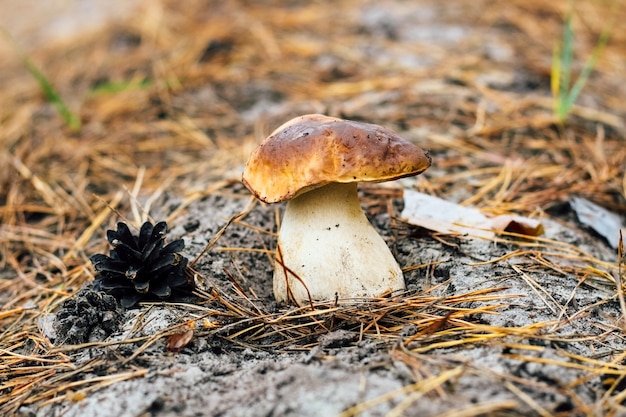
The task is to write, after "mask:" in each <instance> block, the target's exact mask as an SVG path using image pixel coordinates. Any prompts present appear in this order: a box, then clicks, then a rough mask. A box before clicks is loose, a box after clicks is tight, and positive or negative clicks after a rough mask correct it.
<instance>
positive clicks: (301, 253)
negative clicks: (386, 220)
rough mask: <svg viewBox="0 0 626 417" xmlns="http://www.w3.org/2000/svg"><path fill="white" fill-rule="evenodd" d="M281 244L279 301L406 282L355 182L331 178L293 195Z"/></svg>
mask: <svg viewBox="0 0 626 417" xmlns="http://www.w3.org/2000/svg"><path fill="white" fill-rule="evenodd" d="M278 245H279V247H280V251H279V255H277V257H278V258H279V257H280V256H281V255H282V259H280V258H279V259H278V260H277V262H276V263H275V266H274V295H275V297H276V300H277V301H278V302H279V303H280V302H287V301H289V300H290V298H292V296H293V299H294V300H293V301H295V302H297V303H306V302H308V300H309V295H308V294H309V293H310V295H311V298H312V299H314V300H332V299H334V298H335V297H336V296H337V297H339V298H340V299H341V298H354V297H375V296H379V295H381V294H383V293H385V292H388V291H396V290H403V289H404V288H405V285H404V277H403V275H402V270H401V269H400V266H399V265H398V263H397V262H396V260H395V258H394V257H393V255H392V254H391V251H390V250H389V247H388V246H387V244H386V243H385V241H384V240H383V238H382V237H381V236H380V235H379V234H378V233H377V232H376V230H375V229H374V227H373V226H372V225H371V224H370V222H369V221H368V220H367V218H366V217H365V214H364V213H363V210H362V209H361V204H360V202H359V197H358V193H357V184H356V183H349V184H339V183H330V184H328V185H325V186H323V187H321V188H318V189H315V190H312V191H309V192H307V193H304V194H302V195H300V196H298V197H296V198H294V199H292V200H290V201H289V202H288V203H287V209H286V211H285V214H284V217H283V220H282V224H281V227H280V233H279V236H278ZM281 261H282V262H281ZM282 265H284V267H283V266H282ZM286 271H287V275H288V276H287V277H285V272H286ZM296 276H297V277H296ZM298 278H299V279H298ZM304 285H306V288H305V287H304ZM307 289H308V293H307ZM288 290H289V291H288ZM288 293H289V294H288Z"/></svg>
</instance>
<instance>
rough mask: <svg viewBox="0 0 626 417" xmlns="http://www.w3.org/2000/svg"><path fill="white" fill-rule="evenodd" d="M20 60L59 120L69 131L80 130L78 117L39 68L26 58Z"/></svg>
mask: <svg viewBox="0 0 626 417" xmlns="http://www.w3.org/2000/svg"><path fill="white" fill-rule="evenodd" d="M21 58H22V61H23V62H24V65H25V66H26V68H27V69H28V71H29V72H30V73H31V75H32V76H33V77H34V78H35V80H37V82H38V83H39V88H41V91H42V92H43V95H44V97H46V100H48V101H49V102H50V103H52V105H53V106H54V107H55V108H56V109H57V111H58V112H59V114H60V115H61V118H63V121H64V122H65V124H66V125H67V126H68V127H69V128H70V129H72V130H78V129H79V128H80V118H79V117H78V115H76V114H74V113H73V112H72V111H71V110H70V109H69V107H67V105H66V104H65V102H64V101H63V99H62V98H61V96H60V95H59V93H57V91H56V90H55V89H54V87H53V86H52V84H51V83H50V81H48V79H47V78H46V76H45V75H44V74H43V73H42V72H41V71H40V70H39V68H37V66H36V65H35V64H33V63H32V61H31V60H30V59H28V58H27V57H25V56H22V57H21Z"/></svg>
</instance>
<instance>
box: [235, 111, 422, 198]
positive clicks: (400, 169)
mask: <svg viewBox="0 0 626 417" xmlns="http://www.w3.org/2000/svg"><path fill="white" fill-rule="evenodd" d="M429 166H430V156H429V155H428V153H427V152H424V151H423V150H422V149H421V148H419V147H418V146H417V145H414V144H412V143H411V142H409V141H407V140H406V139H404V138H402V137H400V136H399V135H398V134H397V133H395V132H394V131H392V130H390V129H387V128H384V127H382V126H378V125H374V124H369V123H362V122H354V121H350V120H342V119H337V118H335V117H328V116H324V115H321V114H307V115H304V116H299V117H296V118H294V119H292V120H290V121H288V122H287V123H285V124H283V125H282V126H280V127H279V128H278V129H276V130H275V131H274V132H273V133H272V134H271V135H270V136H269V137H268V138H267V139H265V140H264V141H263V142H262V143H261V144H260V145H259V147H258V148H257V149H256V150H255V151H254V152H253V153H252V155H250V158H249V159H248V162H247V163H246V167H245V169H244V172H243V183H244V184H245V186H246V187H247V188H248V189H249V190H250V192H252V194H254V195H255V196H256V197H257V198H258V199H259V200H262V201H265V202H266V203H276V202H278V201H283V200H289V199H291V198H293V197H296V196H298V195H300V194H303V193H305V192H307V191H309V190H312V189H315V188H319V187H322V186H324V185H326V184H328V183H331V182H340V183H349V182H357V181H375V182H380V181H389V180H395V179H398V178H402V177H409V176H412V175H417V174H419V173H421V172H422V171H424V170H425V169H427V168H428V167H429Z"/></svg>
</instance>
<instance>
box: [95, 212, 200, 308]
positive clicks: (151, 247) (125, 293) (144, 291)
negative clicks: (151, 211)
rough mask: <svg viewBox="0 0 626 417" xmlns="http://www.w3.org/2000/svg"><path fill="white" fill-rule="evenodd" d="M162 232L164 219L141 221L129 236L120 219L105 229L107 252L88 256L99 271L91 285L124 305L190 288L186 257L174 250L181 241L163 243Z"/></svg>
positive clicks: (181, 243) (190, 279)
mask: <svg viewBox="0 0 626 417" xmlns="http://www.w3.org/2000/svg"><path fill="white" fill-rule="evenodd" d="M166 232H167V224H166V223H165V222H159V223H157V224H156V225H154V226H153V225H152V223H150V222H145V223H144V224H143V225H142V226H141V230H140V231H139V236H133V235H132V233H131V232H130V230H129V229H128V226H127V225H126V224H125V223H122V222H120V223H118V224H117V230H107V240H108V241H109V243H110V244H111V245H113V249H112V250H111V252H110V254H109V255H110V256H106V255H103V254H96V255H93V256H92V257H91V258H90V260H91V263H93V265H94V267H95V269H96V271H98V272H99V273H100V274H99V275H98V276H97V277H96V282H95V284H94V289H95V290H101V291H104V292H106V293H108V294H111V295H112V296H114V297H115V298H117V299H118V300H119V301H120V303H121V304H122V306H123V307H125V308H128V307H132V306H133V305H135V303H137V301H139V300H142V299H147V300H153V299H164V298H170V297H171V296H172V295H173V294H174V293H177V292H180V291H184V290H185V289H187V290H189V289H191V288H192V287H193V279H192V278H191V274H190V273H189V269H188V267H187V258H185V257H184V256H183V255H181V254H179V253H177V252H180V251H181V250H182V249H183V248H184V247H185V243H184V241H183V240H182V239H178V240H175V241H173V242H171V243H169V244H168V245H167V246H165V234H166Z"/></svg>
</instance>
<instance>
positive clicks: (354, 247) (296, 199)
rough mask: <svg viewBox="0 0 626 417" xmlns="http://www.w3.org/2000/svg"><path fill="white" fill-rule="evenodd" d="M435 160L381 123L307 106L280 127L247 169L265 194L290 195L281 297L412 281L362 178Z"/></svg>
mask: <svg viewBox="0 0 626 417" xmlns="http://www.w3.org/2000/svg"><path fill="white" fill-rule="evenodd" d="M430 161H431V159H430V156H429V155H428V153H427V152H424V151H423V150H422V149H420V148H419V147H418V146H416V145H414V144H412V143H411V142H409V141H407V140H406V139H403V138H402V137H400V136H399V135H398V134H397V133H395V132H393V131H392V130H390V129H387V128H384V127H382V126H378V125H374V124H369V123H362V122H355V121H349V120H342V119H337V118H334V117H328V116H324V115H320V114H308V115H304V116H300V117H296V118H294V119H292V120H290V121H288V122H287V123H285V124H283V125H282V126H280V127H279V128H278V129H276V130H275V131H274V132H273V133H272V134H271V135H270V136H269V137H268V138H267V139H265V140H264V141H263V142H262V143H261V144H260V145H259V147H258V148H257V149H256V150H255V151H254V152H253V153H252V154H251V155H250V158H249V159H248V162H247V163H246V166H245V169H244V172H243V183H244V184H245V186H246V187H247V188H248V190H250V192H251V193H252V194H254V195H255V196H256V198H258V199H259V200H261V201H264V202H266V203H276V202H280V201H285V200H289V201H288V203H287V207H286V210H285V213H284V216H283V219H282V222H281V225H280V231H279V235H278V244H277V248H276V249H277V250H276V252H277V253H276V262H275V265H274V296H275V297H276V301H277V302H279V303H284V302H288V301H292V302H295V303H296V304H299V303H302V302H307V301H309V300H332V299H334V298H335V297H338V298H341V299H345V298H357V297H376V296H380V295H381V294H383V293H386V292H389V291H398V290H403V289H405V283H404V276H403V274H402V270H401V269H400V266H399V265H398V263H397V261H396V260H395V258H394V256H393V255H392V253H391V251H390V250H389V247H388V246H387V244H386V243H385V241H384V240H383V238H382V237H381V236H380V235H379V234H378V233H377V232H376V230H374V228H373V226H372V225H371V224H370V222H369V221H368V220H367V218H366V217H365V214H364V213H363V210H362V209H361V205H360V202H359V197H358V192H357V183H358V182H360V181H368V182H381V181H389V180H395V179H398V178H402V177H408V176H412V175H417V174H420V173H421V172H423V171H424V170H425V169H427V168H428V167H429V166H430Z"/></svg>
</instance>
